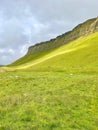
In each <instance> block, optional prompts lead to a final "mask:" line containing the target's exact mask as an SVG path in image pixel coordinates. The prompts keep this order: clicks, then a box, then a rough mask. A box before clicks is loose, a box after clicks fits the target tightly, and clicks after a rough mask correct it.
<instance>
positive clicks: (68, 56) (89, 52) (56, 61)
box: [11, 32, 98, 72]
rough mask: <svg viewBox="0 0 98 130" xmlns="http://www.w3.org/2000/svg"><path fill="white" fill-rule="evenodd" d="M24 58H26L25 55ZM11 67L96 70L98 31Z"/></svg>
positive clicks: (97, 61)
mask: <svg viewBox="0 0 98 130" xmlns="http://www.w3.org/2000/svg"><path fill="white" fill-rule="evenodd" d="M33 56H34V55H32V57H33ZM28 57H29V56H28ZM24 59H25V60H27V59H26V57H25V58H24ZM20 62H21V61H20ZM11 68H13V69H28V70H36V71H71V72H74V71H75V72H76V71H78V72H79V71H81V72H83V71H92V72H98V32H96V33H93V34H90V35H89V36H85V37H81V38H79V39H77V40H74V41H73V42H70V43H69V44H66V45H63V46H62V47H59V48H57V49H55V50H54V51H51V52H47V53H46V54H45V53H43V55H42V56H40V54H39V56H38V58H34V57H33V59H32V60H30V61H28V62H27V63H24V64H20V65H19V66H13V67H12V66H11Z"/></svg>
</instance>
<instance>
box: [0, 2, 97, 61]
mask: <svg viewBox="0 0 98 130" xmlns="http://www.w3.org/2000/svg"><path fill="white" fill-rule="evenodd" d="M96 16H98V0H0V64H9V63H11V62H13V61H14V60H16V59H17V58H19V57H21V56H23V55H24V54H25V53H26V52H27V49H28V47H29V46H31V45H34V44H35V43H39V42H41V41H46V40H49V39H51V38H54V37H56V36H58V35H60V34H62V33H65V32H66V31H68V30H70V29H72V28H73V27H75V26H76V25H77V24H79V23H81V22H84V21H85V20H87V19H89V18H93V17H96Z"/></svg>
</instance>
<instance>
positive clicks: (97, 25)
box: [26, 17, 98, 55]
mask: <svg viewBox="0 0 98 130" xmlns="http://www.w3.org/2000/svg"><path fill="white" fill-rule="evenodd" d="M97 31H98V17H96V18H93V19H89V20H87V21H86V22H84V23H81V24H79V25H78V26H76V27H75V28H74V29H72V30H71V31H69V32H66V33H65V34H62V35H60V36H58V37H56V38H54V39H51V40H50V41H46V42H41V43H38V44H35V45H34V46H31V47H29V49H28V52H27V54H26V55H32V54H36V53H40V52H46V51H49V50H52V49H55V48H58V47H60V46H62V45H64V44H67V43H69V42H71V41H73V40H76V39H77V38H79V37H81V36H85V35H89V34H91V33H94V32H97Z"/></svg>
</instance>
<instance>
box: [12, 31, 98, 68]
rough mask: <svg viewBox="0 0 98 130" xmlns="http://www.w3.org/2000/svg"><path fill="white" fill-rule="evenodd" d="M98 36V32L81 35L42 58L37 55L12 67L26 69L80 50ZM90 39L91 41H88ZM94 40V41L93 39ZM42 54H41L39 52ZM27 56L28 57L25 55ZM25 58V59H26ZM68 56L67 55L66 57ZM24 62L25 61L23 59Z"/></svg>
mask: <svg viewBox="0 0 98 130" xmlns="http://www.w3.org/2000/svg"><path fill="white" fill-rule="evenodd" d="M96 37H98V33H94V34H91V35H89V36H87V37H81V38H79V39H77V40H75V41H73V42H71V43H70V44H67V45H64V46H62V47H60V48H58V49H56V50H54V51H52V52H50V53H48V54H47V53H46V55H45V53H44V55H42V57H40V58H37V59H36V57H35V59H32V60H31V61H29V62H27V63H25V64H23V65H19V66H16V67H15V66H14V67H13V66H12V67H11V68H13V69H14V68H15V69H25V68H28V67H31V66H34V65H37V64H39V63H42V62H44V61H46V60H48V59H51V58H53V57H56V56H60V55H62V54H66V53H69V54H70V52H72V51H76V50H79V49H83V48H85V47H87V46H90V41H91V40H92V39H94V38H96ZM88 41H89V42H88ZM91 42H92V41H91ZM39 55H40V54H39ZM25 58H26V57H25ZM25 58H24V60H25ZM65 58H66V57H65ZM22 62H23V61H22Z"/></svg>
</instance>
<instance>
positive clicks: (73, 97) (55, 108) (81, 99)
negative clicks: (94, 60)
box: [0, 72, 98, 130]
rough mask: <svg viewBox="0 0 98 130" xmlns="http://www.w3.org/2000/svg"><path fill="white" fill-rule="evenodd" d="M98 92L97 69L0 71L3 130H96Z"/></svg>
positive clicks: (1, 124)
mask: <svg viewBox="0 0 98 130" xmlns="http://www.w3.org/2000/svg"><path fill="white" fill-rule="evenodd" d="M97 93H98V74H97V73H96V74H87V73H85V74H84V73H76V74H71V73H65V72H5V73H0V130H97V129H98V95H97Z"/></svg>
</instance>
